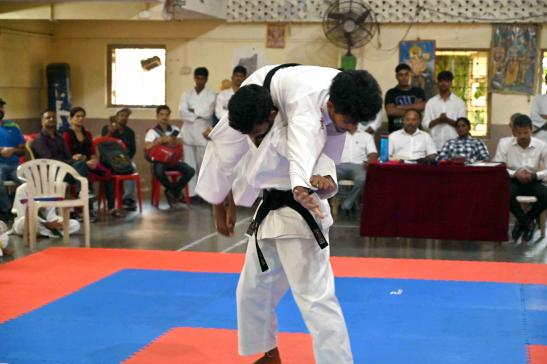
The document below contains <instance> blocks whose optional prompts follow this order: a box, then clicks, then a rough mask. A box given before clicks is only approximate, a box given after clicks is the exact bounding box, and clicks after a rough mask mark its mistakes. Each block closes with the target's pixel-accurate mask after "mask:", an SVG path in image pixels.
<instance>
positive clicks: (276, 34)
mask: <svg viewBox="0 0 547 364" xmlns="http://www.w3.org/2000/svg"><path fill="white" fill-rule="evenodd" d="M285 37H286V25H285V24H268V27H267V30H266V48H285Z"/></svg>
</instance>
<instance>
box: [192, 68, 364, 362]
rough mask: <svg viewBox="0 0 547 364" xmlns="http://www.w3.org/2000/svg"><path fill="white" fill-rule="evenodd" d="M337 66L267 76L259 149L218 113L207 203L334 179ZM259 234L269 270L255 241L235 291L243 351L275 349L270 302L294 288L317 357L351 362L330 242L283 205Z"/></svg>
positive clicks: (203, 183) (202, 187)
mask: <svg viewBox="0 0 547 364" xmlns="http://www.w3.org/2000/svg"><path fill="white" fill-rule="evenodd" d="M273 67H275V66H268V67H264V68H262V69H260V70H258V71H257V72H255V73H253V74H252V75H251V76H250V77H249V78H247V80H245V82H244V83H243V86H244V85H246V84H259V85H261V84H262V83H263V81H264V78H265V76H266V74H267V72H268V71H269V70H270V69H272V68H273ZM338 72H339V71H337V70H334V69H329V68H322V67H314V66H298V67H291V68H285V69H281V70H279V71H278V72H277V73H276V74H275V75H274V77H273V78H272V83H271V95H272V99H273V102H274V105H275V106H276V107H278V109H279V113H278V115H277V118H276V120H275V121H274V125H273V127H272V130H270V132H269V133H268V134H267V135H266V137H265V138H264V140H263V141H262V144H261V145H260V147H259V148H258V149H256V150H254V149H253V148H254V147H253V146H252V144H251V143H250V140H249V138H248V137H247V136H245V135H243V134H241V133H240V132H238V131H236V130H234V129H232V128H230V126H229V125H228V118H227V116H225V117H223V118H222V119H221V120H220V122H219V123H218V124H217V125H216V127H215V128H214V129H213V131H212V132H211V134H210V135H209V137H210V138H211V142H210V143H209V144H208V145H207V150H206V153H205V158H204V161H203V165H202V169H201V171H200V175H199V179H198V185H197V187H196V192H197V193H198V194H199V195H200V196H202V197H203V198H204V199H205V200H207V201H209V202H210V203H214V204H219V203H221V202H222V201H223V200H224V198H225V197H226V196H227V195H228V193H229V191H230V190H231V189H232V187H233V194H234V200H235V202H236V204H239V205H249V204H251V203H252V202H253V201H254V199H256V197H257V195H258V191H259V190H260V189H269V188H275V189H278V190H292V189H293V188H294V187H295V186H307V187H311V185H310V182H309V180H310V178H311V176H312V174H314V172H316V173H317V174H321V175H327V174H328V175H331V176H332V177H333V179H334V180H336V170H335V168H334V163H333V161H332V160H334V161H339V159H340V156H341V154H342V150H343V147H344V140H345V133H337V132H336V131H335V129H334V124H333V122H332V120H330V117H329V115H328V112H327V107H326V103H327V101H328V98H329V95H328V91H329V87H330V84H331V81H332V78H334V76H335V75H336V74H337V73H338ZM285 125H287V127H285ZM283 128H285V129H283ZM282 130H285V133H287V137H285V136H284V135H285V134H283V133H282V132H281V131H282ZM321 154H325V155H326V156H328V157H330V158H331V159H332V160H331V162H330V166H329V167H327V168H326V170H327V173H325V171H324V170H323V171H322V170H321V169H325V168H324V166H325V165H326V164H328V163H326V162H325V161H324V156H322V157H321V158H320V156H321ZM243 158H245V160H244V161H242V162H241V163H242V164H243V165H242V166H241V168H242V171H241V173H240V174H239V176H240V177H239V179H238V180H237V181H236V182H235V183H234V184H233V186H232V183H233V182H234V180H235V177H236V173H235V171H236V168H235V166H236V165H237V164H238V162H240V160H241V159H243ZM314 169H315V171H314ZM324 197H328V196H324ZM320 206H321V209H322V211H323V213H324V214H325V215H326V217H325V218H324V219H322V220H321V221H319V226H320V227H321V228H322V230H323V233H324V235H325V237H326V238H327V239H328V228H329V227H330V225H331V224H332V217H331V216H330V210H329V208H328V202H327V201H326V200H322V201H321V202H320ZM257 238H258V239H259V244H260V247H261V250H262V253H263V254H264V257H265V260H266V262H267V264H268V266H269V269H268V270H267V271H266V272H262V271H261V269H260V264H259V261H258V257H257V252H256V247H255V244H254V242H253V243H252V244H249V245H248V248H247V253H246V254H247V255H246V259H245V265H244V268H243V271H242V273H241V276H240V281H239V284H238V289H237V301H238V333H239V351H240V353H241V354H242V355H250V354H255V353H260V352H266V351H269V350H271V349H273V348H274V347H276V346H277V340H276V322H277V321H276V317H275V312H274V309H275V306H276V305H277V303H278V302H279V300H280V299H281V297H282V296H283V295H284V294H285V292H286V291H287V289H288V287H289V286H290V287H291V290H292V292H293V295H294V297H295V301H296V302H297V304H298V307H299V309H300V311H301V313H302V316H303V317H304V320H305V322H306V325H307V327H308V330H309V331H310V333H311V334H312V336H313V339H314V354H315V360H316V362H317V363H318V364H327V363H328V364H332V363H336V364H346V363H353V359H352V354H351V349H350V344H349V337H348V334H347V329H346V325H345V322H344V318H343V315H342V312H341V309H340V306H339V303H338V301H337V299H336V296H335V294H334V277H333V274H332V270H331V266H330V261H329V248H328V247H327V248H325V249H323V250H321V249H320V248H319V246H318V243H317V242H316V240H315V238H314V236H313V234H312V232H311V230H310V228H309V227H308V226H307V224H306V223H305V222H304V219H303V218H302V217H301V216H300V215H299V214H298V213H297V212H295V211H294V210H292V209H290V208H288V207H285V208H280V209H278V210H275V211H271V212H270V213H269V214H268V216H267V217H266V218H265V219H264V221H263V222H262V224H261V225H260V227H259V230H258V234H257ZM252 241H254V238H253V240H252Z"/></svg>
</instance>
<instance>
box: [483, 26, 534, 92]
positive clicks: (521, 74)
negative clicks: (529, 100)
mask: <svg viewBox="0 0 547 364" xmlns="http://www.w3.org/2000/svg"><path fill="white" fill-rule="evenodd" d="M539 30H540V29H539V26H537V25H528V24H497V25H495V26H494V27H493V31H492V45H491V48H490V77H491V78H490V90H492V91H493V92H499V93H511V94H526V95H533V94H534V93H535V88H536V86H537V84H538V81H537V75H538V72H537V71H536V70H537V69H538V68H539V66H538V63H539V43H538V34H539Z"/></svg>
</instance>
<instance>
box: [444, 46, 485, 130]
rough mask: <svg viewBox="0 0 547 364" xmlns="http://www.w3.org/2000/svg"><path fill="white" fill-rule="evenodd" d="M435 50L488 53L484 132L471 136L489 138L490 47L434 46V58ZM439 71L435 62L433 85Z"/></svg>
mask: <svg viewBox="0 0 547 364" xmlns="http://www.w3.org/2000/svg"><path fill="white" fill-rule="evenodd" d="M437 51H439V52H486V53H488V56H487V57H486V59H487V64H486V108H487V109H486V110H487V114H488V116H487V117H486V134H485V135H481V136H474V135H473V138H478V139H490V135H491V127H492V91H490V48H435V60H436V59H437ZM439 72H440V71H439V70H438V69H437V64H436V63H435V77H434V80H433V82H434V83H435V87H437V74H438V73H439ZM466 109H467V105H466Z"/></svg>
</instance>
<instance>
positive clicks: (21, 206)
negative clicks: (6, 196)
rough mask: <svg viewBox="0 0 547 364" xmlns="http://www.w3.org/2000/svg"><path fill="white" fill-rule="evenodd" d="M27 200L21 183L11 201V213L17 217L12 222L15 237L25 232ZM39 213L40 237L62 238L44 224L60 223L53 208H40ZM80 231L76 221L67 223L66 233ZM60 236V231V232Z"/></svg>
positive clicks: (38, 229)
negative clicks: (40, 213)
mask: <svg viewBox="0 0 547 364" xmlns="http://www.w3.org/2000/svg"><path fill="white" fill-rule="evenodd" d="M27 198H28V192H27V184H26V183H23V184H22V185H20V186H19V187H17V190H15V198H14V200H13V207H12V210H11V211H12V212H13V213H14V214H15V215H17V217H16V218H15V221H14V222H13V226H12V229H13V232H14V233H15V234H17V235H23V233H24V232H25V210H26V207H27V205H26V202H25V200H26V199H27ZM40 211H42V212H43V214H42V216H40V215H38V219H37V224H38V226H37V231H38V234H39V235H40V236H45V237H48V238H59V237H62V236H59V235H56V234H55V233H54V232H53V231H52V230H50V229H48V228H47V227H46V226H45V225H44V224H45V223H46V222H62V221H63V219H62V217H60V216H59V215H57V213H56V209H55V207H42V208H41V209H40ZM78 231H80V223H79V222H78V220H74V219H70V221H69V223H68V232H69V234H74V233H77V232H78ZM60 233H61V234H62V231H60Z"/></svg>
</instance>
